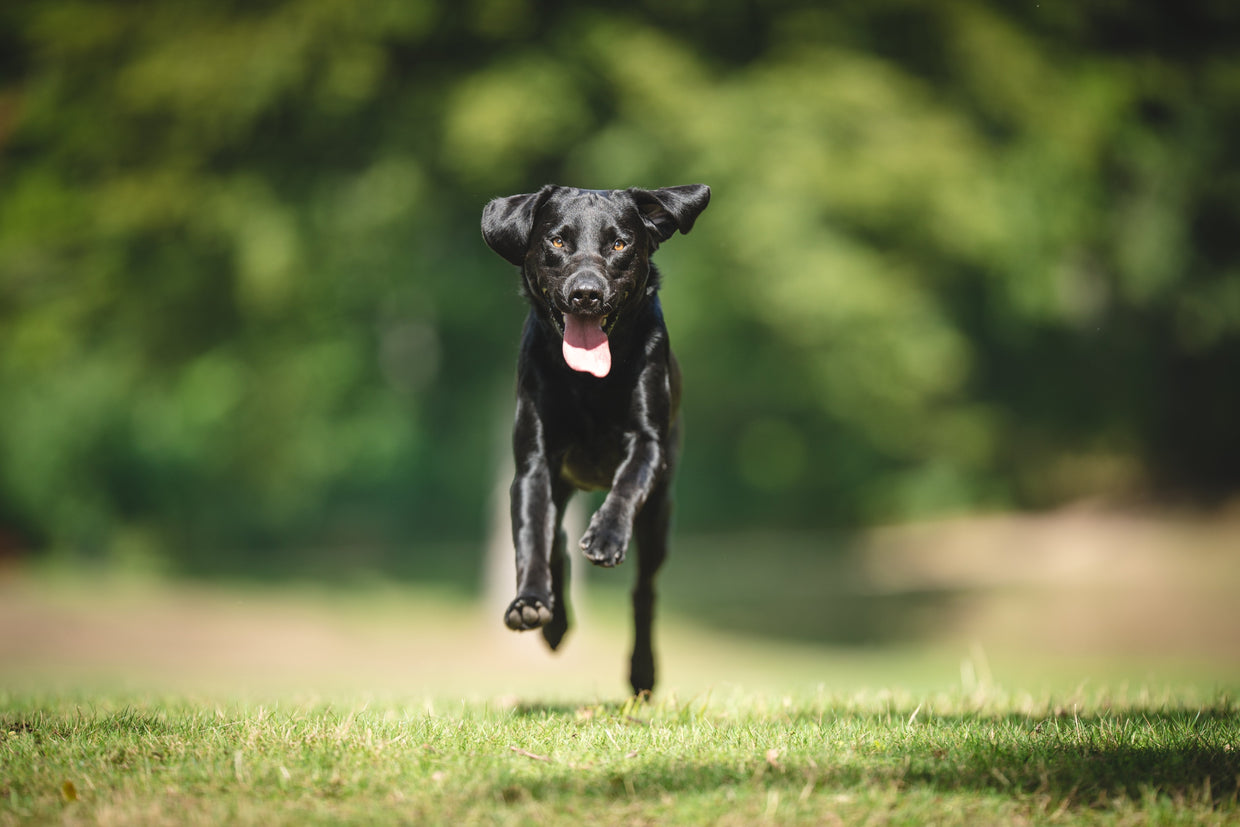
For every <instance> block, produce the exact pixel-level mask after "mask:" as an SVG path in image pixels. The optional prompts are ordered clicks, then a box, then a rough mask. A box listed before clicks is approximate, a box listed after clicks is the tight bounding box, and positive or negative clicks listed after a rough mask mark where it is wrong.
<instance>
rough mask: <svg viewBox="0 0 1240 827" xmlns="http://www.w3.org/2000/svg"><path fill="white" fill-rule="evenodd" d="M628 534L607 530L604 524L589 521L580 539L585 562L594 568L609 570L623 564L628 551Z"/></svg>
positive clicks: (612, 529) (611, 529)
mask: <svg viewBox="0 0 1240 827" xmlns="http://www.w3.org/2000/svg"><path fill="white" fill-rule="evenodd" d="M628 546H629V537H628V533H627V532H624V531H618V530H615V529H614V528H608V527H607V526H606V524H605V523H603V522H602V521H598V520H591V521H590V527H589V528H588V529H586V533H585V534H584V535H583V536H582V538H581V550H582V552H583V553H584V554H585V557H586V559H587V560H589V561H590V562H591V563H593V564H594V565H596V566H602V567H603V568H611V567H613V566H618V565H620V564H621V563H623V562H624V552H625V551H626V550H627V549H628Z"/></svg>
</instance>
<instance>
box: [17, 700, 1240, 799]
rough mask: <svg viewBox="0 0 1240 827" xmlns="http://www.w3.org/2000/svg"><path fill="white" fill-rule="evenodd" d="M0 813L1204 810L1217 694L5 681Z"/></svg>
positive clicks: (1219, 721)
mask: <svg viewBox="0 0 1240 827" xmlns="http://www.w3.org/2000/svg"><path fill="white" fill-rule="evenodd" d="M0 701H2V703H0V708H2V709H3V712H2V713H0V719H2V727H0V767H3V782H2V785H3V786H2V788H0V820H3V821H5V822H9V823H14V822H18V821H25V820H35V821H52V820H59V819H62V818H65V819H68V820H70V821H73V822H75V823H199V824H202V823H222V822H233V823H238V822H240V823H290V824H291V823H307V822H311V823H335V822H354V823H400V822H404V823H409V822H416V823H451V824H470V823H550V824H570V823H571V824H579V823H581V822H582V821H583V820H586V821H589V822H591V823H596V824H631V823H647V822H650V821H660V822H674V823H724V824H752V823H758V822H760V821H762V820H771V821H773V822H775V823H803V824H821V823H835V822H836V821H837V820H838V821H842V822H845V823H854V822H861V821H865V820H867V819H871V818H878V819H882V820H884V821H893V822H897V823H928V822H935V823H946V824H964V823H987V822H989V823H993V822H1006V821H1011V820H1021V819H1029V820H1047V821H1054V822H1059V823H1072V824H1092V823H1114V822H1115V821H1116V820H1117V819H1118V820H1120V821H1123V822H1133V823H1142V822H1158V823H1165V822H1167V821H1172V822H1177V823H1197V822H1201V823H1213V822H1219V821H1223V820H1227V819H1230V818H1234V817H1236V816H1237V815H1240V810H1238V808H1237V778H1236V773H1237V770H1238V769H1240V764H1238V763H1237V753H1238V752H1240V716H1238V707H1237V704H1236V702H1235V701H1234V700H1233V699H1231V698H1230V697H1228V696H1225V695H1217V696H1213V697H1206V698H1202V697H1196V696H1195V695H1193V694H1192V693H1152V692H1148V691H1145V690H1136V691H1131V692H1126V693H1113V692H1108V691H1096V692H1092V693H1087V694H1065V695H1062V696H1057V697H1056V696H1050V695H1047V696H1041V697H1033V696H1029V695H1022V694H1020V693H1004V692H999V691H995V690H990V691H980V690H979V691H976V692H973V693H963V692H959V691H952V692H944V693H933V694H926V695H915V694H903V693H890V692H871V693H856V694H837V693H831V692H825V691H824V692H817V693H809V694H805V695H798V696H778V695H762V694H752V693H739V692H738V693H730V694H728V695H727V696H726V697H717V696H715V695H710V696H703V697H695V698H685V699H677V698H672V697H668V698H663V699H661V700H659V701H657V702H654V703H650V704H644V703H637V702H632V701H630V702H624V703H584V704H580V705H577V704H537V703H521V702H518V701H515V700H513V699H510V698H509V699H495V700H489V701H474V702H464V703H463V702H461V701H459V700H456V699H428V700H416V701H374V700H371V701H365V700H359V699H357V698H353V699H343V700H329V699H323V698H311V699H303V700H289V699H283V700H276V701H272V702H269V703H254V702H236V701H232V702H229V701H217V700H213V699H211V698H208V697H195V696H192V695H177V696H167V697H161V696H149V695H141V694H132V695H126V694H123V693H121V694H108V695H98V694H90V695H86V694H82V695H75V694H72V693H70V694H38V693H28V694H14V693H6V694H0Z"/></svg>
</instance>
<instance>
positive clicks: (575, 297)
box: [482, 184, 710, 376]
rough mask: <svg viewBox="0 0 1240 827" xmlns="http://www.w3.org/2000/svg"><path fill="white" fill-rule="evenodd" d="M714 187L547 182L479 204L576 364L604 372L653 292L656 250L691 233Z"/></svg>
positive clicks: (490, 232) (491, 235) (493, 242)
mask: <svg viewBox="0 0 1240 827" xmlns="http://www.w3.org/2000/svg"><path fill="white" fill-rule="evenodd" d="M709 201H710V187H707V186H705V185H703V184H690V185H688V186H682V187H665V188H663V189H657V190H642V189H627V190H580V189H572V188H569V187H555V186H547V187H543V188H542V189H540V190H539V191H538V192H534V193H528V194H525V195H512V196H509V197H507V198H496V199H495V200H494V201H491V202H490V203H489V204H487V205H486V208H485V209H483V211H482V236H483V238H485V239H486V242H487V244H488V245H490V247H491V249H492V250H494V251H495V252H497V253H499V254H500V255H501V256H503V257H504V258H506V259H507V260H508V261H510V262H512V263H513V264H515V265H517V266H518V267H520V268H521V271H522V274H523V277H524V287H525V293H526V295H527V296H528V297H529V299H530V301H531V302H532V303H533V305H534V307H535V309H536V310H537V312H538V313H539V315H540V316H541V317H542V318H543V320H544V321H545V322H547V323H549V324H550V325H551V326H552V327H553V328H554V329H555V330H556V332H557V333H559V334H560V336H561V337H562V338H563V340H564V348H563V350H564V360H565V361H566V362H567V363H568V366H569V367H571V368H572V369H573V370H577V371H582V372H585V373H591V374H593V375H595V376H606V375H607V373H608V371H610V370H611V350H610V347H609V343H608V337H609V336H610V335H611V333H612V331H613V329H614V328H615V327H616V325H617V323H618V322H620V321H621V319H623V318H624V316H625V315H626V314H627V313H628V312H629V311H630V310H631V309H632V308H633V307H635V306H636V305H638V304H640V303H641V302H643V301H645V300H646V298H647V297H648V296H649V295H651V294H653V293H654V289H655V287H656V286H657V285H656V284H655V283H654V280H653V279H652V278H651V273H652V270H651V267H650V254H651V253H653V252H654V251H655V250H656V249H657V248H658V246H659V243H660V242H662V241H666V240H667V239H669V238H671V236H672V235H673V234H674V233H675V232H676V231H677V230H679V231H680V232H682V233H687V232H689V230H690V229H692V228H693V222H694V221H695V220H696V219H697V217H698V215H699V214H700V213H701V212H702V210H704V209H706V204H707V203H708V202H709Z"/></svg>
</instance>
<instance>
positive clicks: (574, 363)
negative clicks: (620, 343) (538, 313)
mask: <svg viewBox="0 0 1240 827" xmlns="http://www.w3.org/2000/svg"><path fill="white" fill-rule="evenodd" d="M556 315H557V316H558V317H559V318H557V319H556V321H558V322H559V323H560V332H561V334H562V335H563V337H564V346H563V352H564V361H565V363H567V364H568V366H569V367H570V368H572V369H573V370H575V371H578V372H580V373H588V374H590V375H592V376H597V377H599V378H602V377H604V376H606V375H607V374H608V373H610V372H611V343H610V342H609V341H608V338H607V334H608V332H609V331H610V330H611V328H610V327H608V324H607V323H608V322H609V321H612V319H610V318H609V317H607V316H585V315H582V314H580V313H560V312H559V311H558V310H557V311H556Z"/></svg>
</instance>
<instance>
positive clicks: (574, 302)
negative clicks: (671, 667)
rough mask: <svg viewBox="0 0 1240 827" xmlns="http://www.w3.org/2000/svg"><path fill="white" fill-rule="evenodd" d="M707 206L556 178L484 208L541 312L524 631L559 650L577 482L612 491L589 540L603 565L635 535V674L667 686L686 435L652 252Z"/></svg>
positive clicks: (674, 190) (675, 193)
mask: <svg viewBox="0 0 1240 827" xmlns="http://www.w3.org/2000/svg"><path fill="white" fill-rule="evenodd" d="M709 201H710V188H709V187H706V186H703V185H700V184H695V185H690V186H683V187H668V188H666V189H657V190H640V189H628V190H610V191H595V190H579V189H571V188H567V187H554V186H548V187H543V188H542V189H541V190H539V191H538V192H536V193H530V194H528V195H514V196H511V197H509V198H497V199H495V200H494V201H491V202H490V203H489V204H487V205H486V208H485V209H484V210H483V211H482V235H483V237H484V238H485V239H486V242H487V244H489V245H490V247H491V249H492V250H494V251H495V252H497V253H499V254H500V255H501V256H503V257H504V258H506V259H507V260H508V261H510V262H512V263H513V264H515V265H517V266H518V267H520V268H521V274H522V279H523V281H522V291H523V293H524V295H525V296H526V297H527V298H528V299H529V301H530V305H531V307H530V314H529V317H528V318H527V319H526V322H525V332H524V334H523V336H522V340H521V355H520V360H519V362H518V366H517V413H516V422H515V424H514V428H513V451H514V454H515V457H516V477H515V479H514V480H513V483H512V491H511V493H512V537H513V543H514V544H515V546H516V552H517V598H516V599H515V600H513V601H512V603H511V605H509V607H508V609H507V611H506V612H505V613H504V622H505V623H506V624H507V625H508V626H509V628H512V629H518V630H522V631H524V630H527V629H536V628H539V627H541V628H542V634H543V637H544V638H545V639H546V641H547V643H548V645H550V646H551V648H552V649H555V648H556V647H557V646H559V644H560V641H561V640H562V639H563V637H564V633H565V632H566V631H567V630H568V606H567V603H566V600H565V590H564V581H565V569H564V567H565V557H566V554H567V540H566V538H565V535H564V531H563V530H562V529H561V527H560V522H561V520H562V518H563V516H564V508H565V506H566V505H567V503H568V500H569V497H571V496H572V493H573V490H574V489H582V490H600V489H610V491H609V493H608V494H607V497H606V499H604V501H603V504H602V506H600V507H599V509H598V511H597V512H595V514H594V516H593V517H592V518H591V519H590V525H589V528H588V529H587V530H586V533H585V536H583V537H582V538H581V549H582V551H583V552H584V553H585V556H586V559H588V560H590V561H591V562H592V563H594V564H595V565H599V566H607V567H610V566H615V565H617V564H619V563H621V562H623V561H624V555H625V551H626V550H627V548H628V545H629V538H630V536H632V534H633V533H634V532H636V534H637V553H638V563H637V585H636V587H635V588H634V590H633V623H634V636H635V641H634V645H633V658H632V665H631V670H630V672H629V681H630V683H632V685H633V691H634V692H635V693H637V694H642V693H646V692H649V691H650V689H651V688H652V687H653V686H654V653H653V651H652V649H651V624H652V621H653V615H654V576H655V573H656V572H657V571H658V569H659V565H660V564H661V563H662V562H663V558H664V557H665V556H666V554H667V530H668V520H669V516H670V511H671V500H670V488H671V481H672V472H673V467H674V465H675V460H676V451H677V446H678V442H679V430H680V427H679V421H678V418H677V409H678V407H679V400H680V370H679V368H678V367H677V365H676V360H675V359H674V358H673V357H672V352H671V349H670V347H669V345H668V338H667V328H666V327H665V326H664V324H663V311H662V309H661V308H660V306H659V297H658V287H659V273H658V271H657V270H656V269H655V267H654V265H653V264H651V263H650V254H651V253H653V252H654V251H655V250H656V249H657V248H658V246H659V243H660V242H663V241H666V240H667V239H668V238H670V237H671V236H672V234H673V233H675V232H676V231H677V230H680V231H681V232H682V233H687V232H689V230H690V229H691V228H692V227H693V222H694V221H695V220H696V219H697V217H698V214H699V213H701V212H702V210H704V209H706V204H707V202H709Z"/></svg>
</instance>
